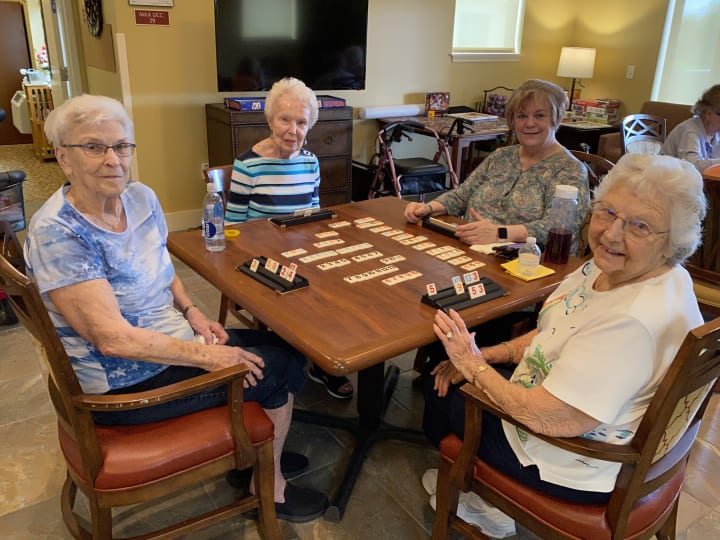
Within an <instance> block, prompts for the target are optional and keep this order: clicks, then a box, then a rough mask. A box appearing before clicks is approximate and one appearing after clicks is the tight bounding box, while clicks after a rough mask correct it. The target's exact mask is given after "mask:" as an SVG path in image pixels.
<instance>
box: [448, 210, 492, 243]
mask: <svg viewBox="0 0 720 540" xmlns="http://www.w3.org/2000/svg"><path fill="white" fill-rule="evenodd" d="M470 217H471V218H472V221H469V222H467V223H463V224H462V225H458V227H457V228H456V229H455V236H456V237H457V238H458V240H460V241H462V242H464V243H466V244H470V245H473V244H492V243H494V242H497V241H498V236H497V234H498V226H497V225H496V224H495V223H493V222H492V221H490V220H488V219H485V218H483V217H482V216H481V215H480V214H479V213H478V212H477V211H476V210H475V209H474V208H471V209H470Z"/></svg>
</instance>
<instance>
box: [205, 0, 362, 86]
mask: <svg viewBox="0 0 720 540" xmlns="http://www.w3.org/2000/svg"><path fill="white" fill-rule="evenodd" d="M367 19H368V0H215V46H216V56H217V76H218V91H220V92H241V91H253V90H260V91H263V90H269V89H270V87H271V86H272V84H273V83H274V82H275V81H277V80H278V79H281V78H283V77H289V76H292V77H296V78H298V79H301V80H302V81H304V82H305V84H307V85H308V86H309V87H310V88H312V89H313V90H315V91H318V90H362V89H364V88H365V56H366V54H365V53H366V50H367Z"/></svg>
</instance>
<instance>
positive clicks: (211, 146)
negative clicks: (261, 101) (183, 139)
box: [205, 103, 353, 206]
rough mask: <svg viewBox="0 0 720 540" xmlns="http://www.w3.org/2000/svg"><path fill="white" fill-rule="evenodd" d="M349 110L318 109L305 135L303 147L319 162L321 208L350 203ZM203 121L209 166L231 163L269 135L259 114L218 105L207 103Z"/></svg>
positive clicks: (350, 127)
mask: <svg viewBox="0 0 720 540" xmlns="http://www.w3.org/2000/svg"><path fill="white" fill-rule="evenodd" d="M352 111H353V110H352V107H338V108H333V109H320V114H319V116H318V121H317V123H316V124H315V125H314V126H313V128H312V129H311V130H310V132H309V133H308V137H307V144H306V148H307V149H308V150H310V151H311V152H313V153H314V154H315V155H317V157H318V159H319V160H320V177H321V181H320V205H321V206H332V205H335V204H344V203H347V202H350V196H351V181H350V179H351V174H352ZM205 119H206V122H207V139H208V160H209V163H210V166H211V167H214V166H216V165H227V164H228V163H232V162H233V161H234V159H235V157H236V156H238V155H239V154H241V153H243V152H245V151H246V150H249V149H250V147H252V145H253V144H255V143H256V142H257V141H259V140H261V139H264V138H265V137H267V136H268V135H269V134H270V128H268V125H267V121H266V120H265V114H264V113H263V112H262V111H259V112H246V111H236V110H233V109H228V108H226V107H225V106H224V105H223V104H222V103H209V104H207V105H205Z"/></svg>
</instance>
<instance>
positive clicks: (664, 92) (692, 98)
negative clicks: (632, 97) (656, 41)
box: [652, 0, 720, 104]
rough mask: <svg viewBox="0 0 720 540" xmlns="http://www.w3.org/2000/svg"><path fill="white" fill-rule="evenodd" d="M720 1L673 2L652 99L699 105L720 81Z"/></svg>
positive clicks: (689, 0) (683, 0)
mask: <svg viewBox="0 0 720 540" xmlns="http://www.w3.org/2000/svg"><path fill="white" fill-rule="evenodd" d="M718 20H720V0H670V2H669V3H668V11H667V16H666V20H665V31H664V32H663V40H662V44H661V46H660V54H659V55H658V65H657V69H656V70H655V82H654V84H653V91H652V98H653V99H655V100H658V101H669V102H670V103H688V104H693V103H695V102H696V101H697V100H698V99H699V98H700V96H701V95H702V93H703V92H704V91H705V90H707V89H708V88H710V87H711V86H712V85H713V84H716V83H717V82H718V81H719V80H720V26H718Z"/></svg>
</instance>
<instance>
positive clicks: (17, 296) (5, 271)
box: [0, 254, 95, 437]
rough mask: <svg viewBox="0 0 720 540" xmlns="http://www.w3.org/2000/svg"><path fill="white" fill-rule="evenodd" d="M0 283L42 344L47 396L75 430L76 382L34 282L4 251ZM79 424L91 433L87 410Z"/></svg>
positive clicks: (0, 258) (63, 420)
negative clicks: (73, 415)
mask: <svg viewBox="0 0 720 540" xmlns="http://www.w3.org/2000/svg"><path fill="white" fill-rule="evenodd" d="M0 287H1V288H2V289H3V291H4V292H5V294H6V296H7V297H8V299H9V301H10V305H11V306H12V308H13V311H14V312H15V315H17V318H18V319H19V320H20V322H21V323H22V325H23V326H25V328H27V330H28V331H29V332H30V333H31V334H32V336H33V337H34V338H35V339H36V340H37V341H38V342H39V343H40V345H41V346H42V348H43V352H44V353H45V360H46V362H47V367H48V370H49V372H50V379H49V381H48V384H49V387H50V397H51V398H52V401H53V405H54V406H55V409H56V412H57V413H58V420H59V421H60V422H61V423H63V425H64V426H65V429H66V430H67V431H68V432H70V433H76V434H77V433H78V427H79V426H78V422H77V421H75V420H74V419H73V418H71V412H72V411H73V409H74V407H73V405H72V403H73V399H74V397H75V396H79V395H81V394H82V389H81V388H80V383H79V381H78V379H77V376H76V375H75V371H74V370H73V368H72V365H71V363H70V359H69V358H68V356H67V353H66V352H65V348H64V347H63V345H62V343H61V342H60V338H59V337H58V335H57V332H56V331H55V326H54V325H53V323H52V321H51V320H50V315H48V312H47V309H46V308H45V304H44V303H43V301H42V298H41V297H40V292H39V291H38V288H37V286H36V285H35V283H33V282H32V281H31V280H30V279H29V278H28V277H27V276H25V275H24V274H22V273H21V272H20V271H19V270H18V269H17V268H15V267H14V266H13V265H12V264H11V263H10V261H8V259H6V258H5V255H4V254H3V255H2V256H0ZM79 424H82V425H83V427H84V430H86V431H85V433H87V436H88V437H94V436H95V432H94V430H93V429H91V428H92V418H91V416H90V414H89V413H87V414H86V418H85V419H84V421H80V422H79ZM80 431H83V428H80ZM91 433H92V434H91Z"/></svg>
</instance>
